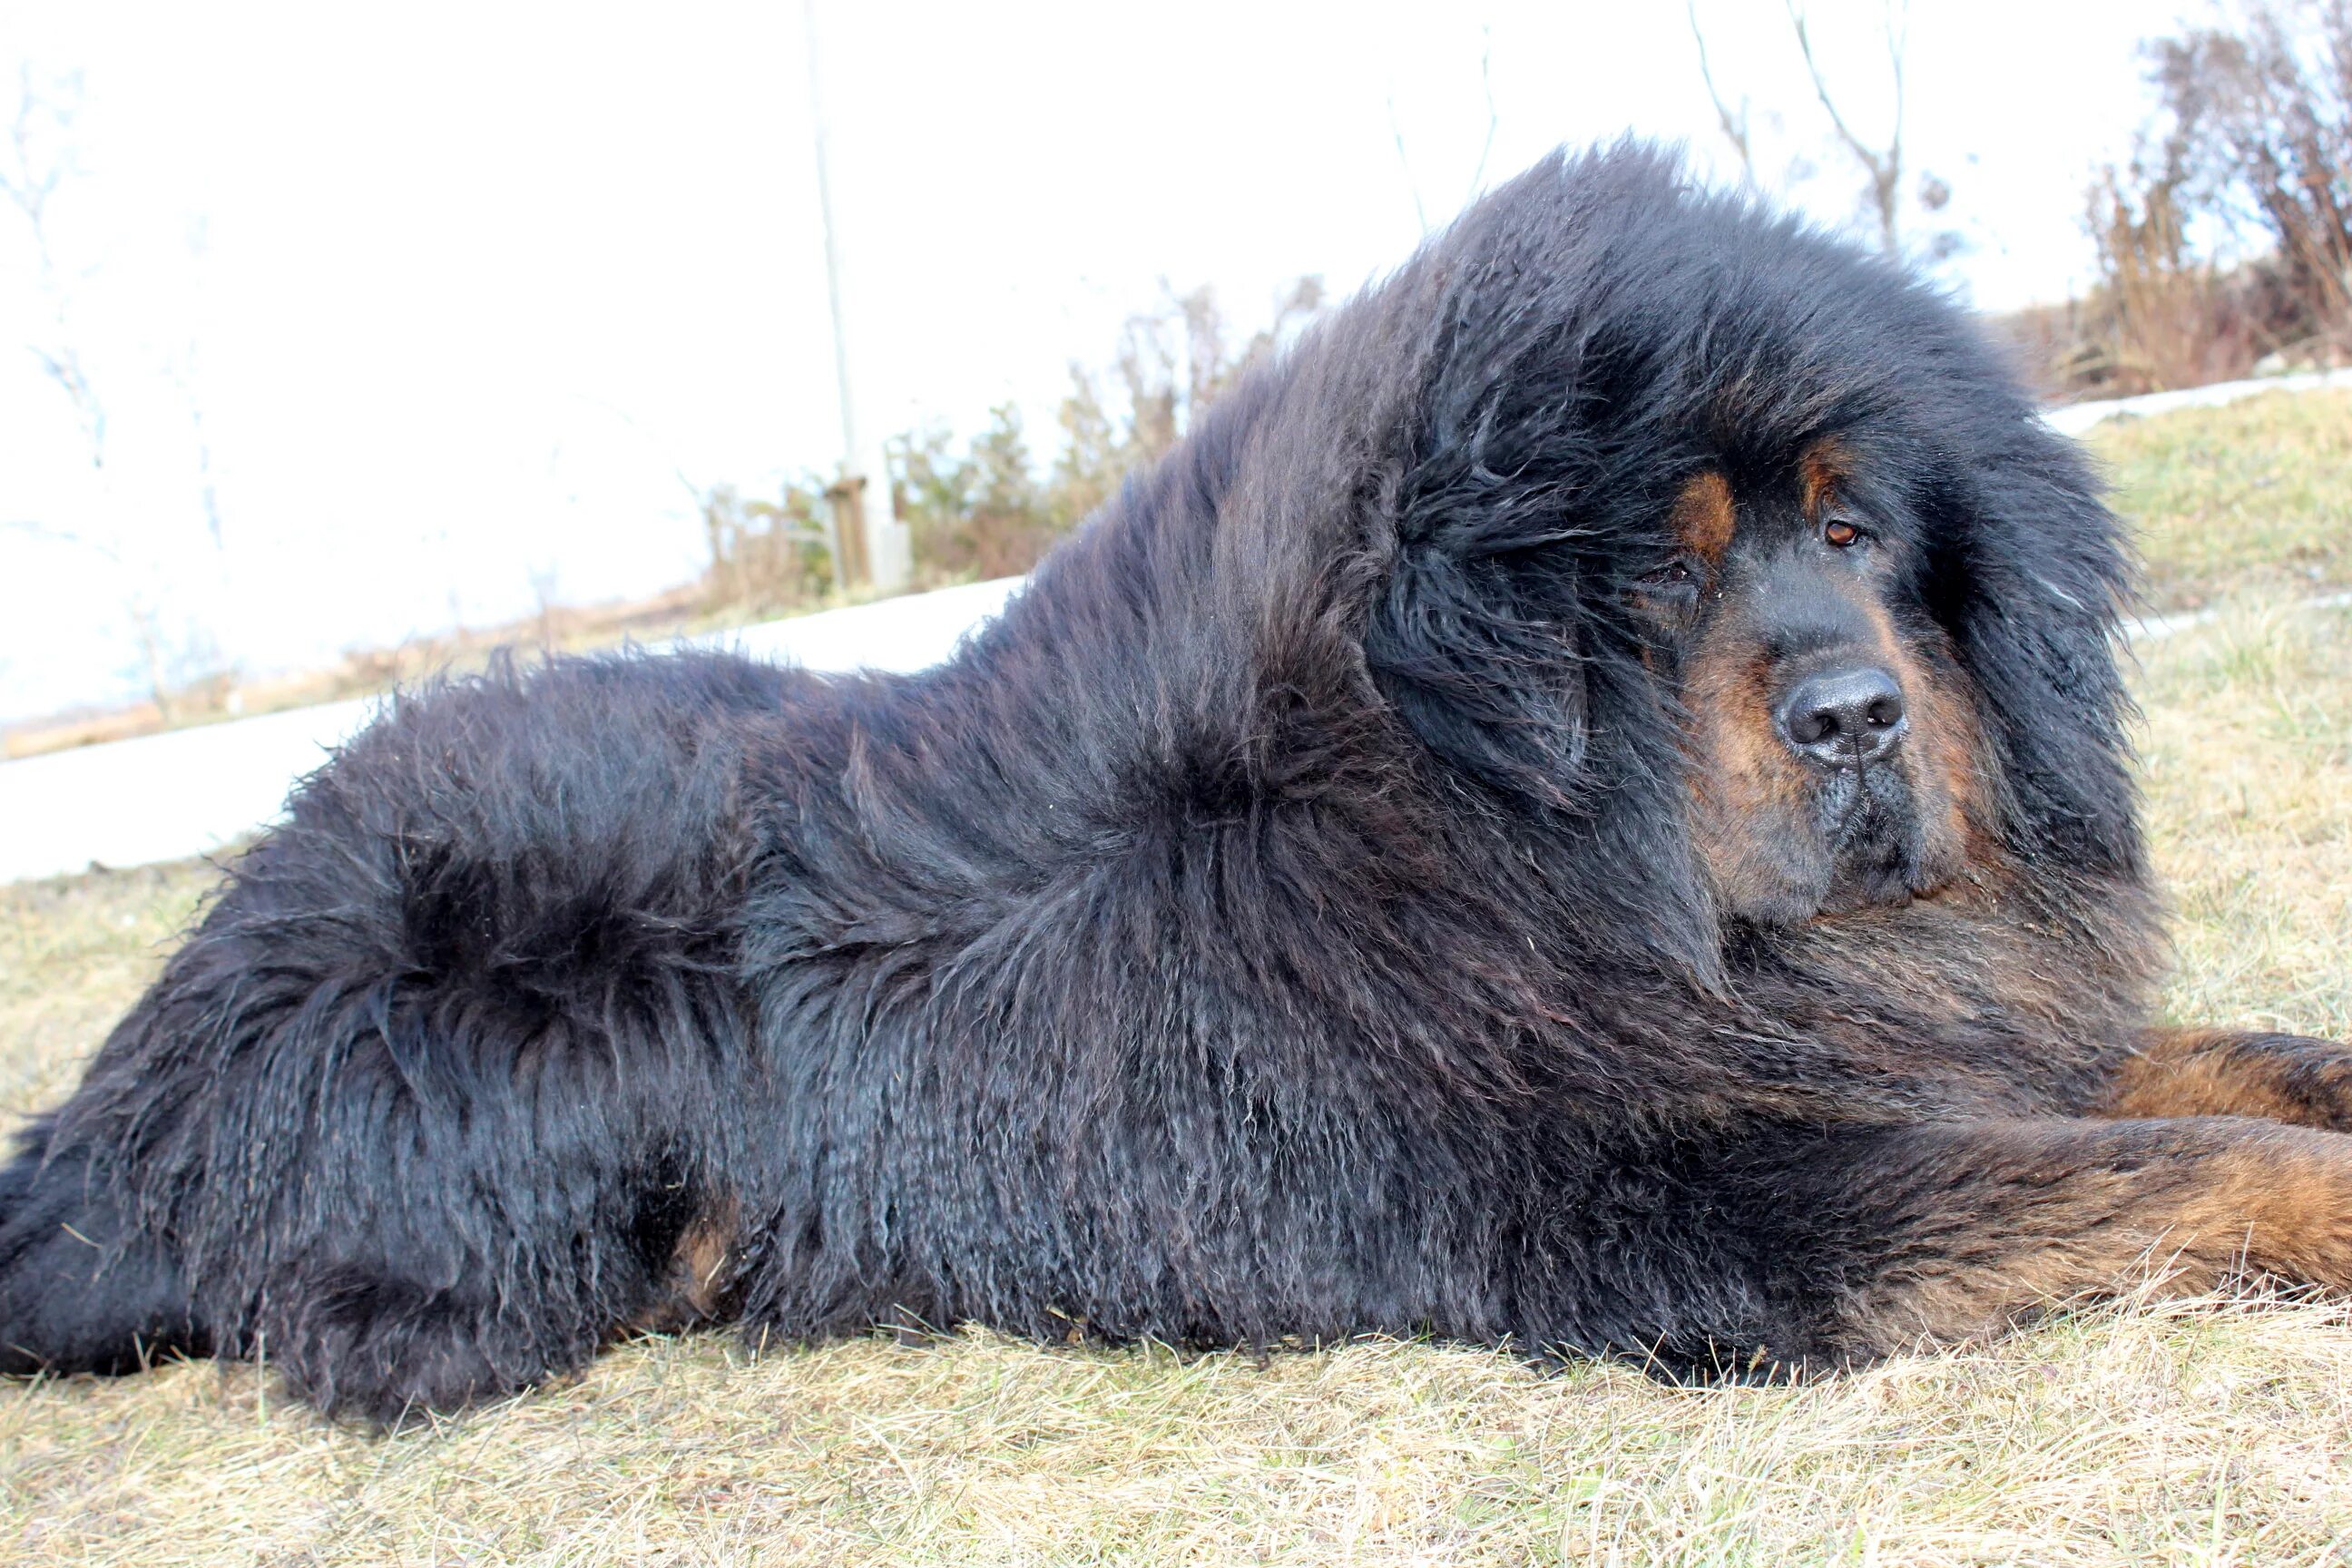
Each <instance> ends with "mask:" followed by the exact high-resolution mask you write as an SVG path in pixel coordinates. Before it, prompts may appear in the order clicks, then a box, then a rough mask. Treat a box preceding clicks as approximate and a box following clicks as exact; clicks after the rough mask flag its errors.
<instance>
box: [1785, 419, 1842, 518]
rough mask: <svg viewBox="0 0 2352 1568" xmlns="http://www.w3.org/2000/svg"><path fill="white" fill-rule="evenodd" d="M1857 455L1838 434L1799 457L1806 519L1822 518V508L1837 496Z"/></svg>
mask: <svg viewBox="0 0 2352 1568" xmlns="http://www.w3.org/2000/svg"><path fill="white" fill-rule="evenodd" d="M1852 472H1853V456H1852V455H1851V454H1850V453H1848V452H1847V451H1846V449H1845V447H1843V446H1841V445H1840V444H1839V443H1838V441H1837V439H1836V437H1823V438H1822V439H1821V440H1819V441H1816V442H1814V443H1813V444H1812V445H1811V446H1810V447H1806V448H1805V452H1804V456H1802V457H1801V458H1798V459H1797V486H1798V497H1799V500H1801V502H1802V504H1803V506H1804V509H1805V518H1806V521H1811V522H1819V521H1821V516H1822V509H1823V508H1825V507H1826V506H1827V505H1828V504H1829V503H1830V501H1831V500H1832V499H1834V498H1835V496H1836V494H1837V488H1838V486H1839V485H1840V484H1841V483H1843V481H1844V479H1845V477H1846V476H1847V475H1848V474H1850V473H1852Z"/></svg>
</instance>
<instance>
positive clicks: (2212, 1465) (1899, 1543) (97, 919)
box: [0, 397, 2352, 1568]
mask: <svg viewBox="0 0 2352 1568" xmlns="http://www.w3.org/2000/svg"><path fill="white" fill-rule="evenodd" d="M2097 445H2099V446H2100V447H2101V448H2102V450H2103V451H2104V452H2105V454H2106V455H2107V456H2108V457H2109V458H2110V459H2111V460H2112V461H2113V462H2115V464H2116V467H2117V468H2118V471H2119V474H2120V476H2121V477H2122V479H2123V480H2124V483H2125V489H2124V492H2123V495H2122V498H2121V500H2122V504H2123V506H2124V508H2125V510H2126V511H2127V512H2129V513H2130V514H2132V515H2134V516H2135V517H2136V518H2137V519H2138V520H2139V521H2141V522H2142V524H2143V526H2144V528H2145V530H2146V534H2147V540H2148V542H2149V547H2150V552H2151V556H2152V564H2153V568H2154V569H2153V572H2152V578H2153V581H2154V583H2155V584H2156V589H2157V597H2158V599H2159V601H2160V602H2161V603H2164V604H2166V605H2168V606H2180V605H2189V604H2206V605H2214V606H2217V607H2218V608H2219V610H2220V614H2219V615H2218V616H2216V617H2215V618H2214V619H2213V620H2211V621H2210V622H2209V623H2206V624H2203V625H2200V626H2195V627H2193V628H2191V629H2189V630H2188V631H2184V632H2181V633H2179V634H2178V635H2176V636H2175V637H2170V638H2168V639H2166V640H2164V641H2161V642H2157V643H2153V644H2150V645H2148V646H2147V647H2145V648H2144V650H2143V655H2142V658H2143V668H2142V669H2141V672H2140V675H2139V678H2138V689H2139V692H2140V696H2141V699H2142V701H2143V702H2144V704H2145V705H2146V708H2147V713H2148V721H2147V733H2146V736H2145V752H2146V779H2147V805H2148V819H2149V824H2150V827H2151V832H2152V835H2153V837H2154V841H2155V845H2156V849H2157V853H2158V858H2159V860H2160V863H2161V866H2162V869H2163V872H2164V875H2165V877H2166V878H2167V879H2168V882H2169V883H2170V885H2171V887H2172V889H2173V893H2174V897H2175V899H2176V900H2177V903H2178V906H2179V913H2180V921H2179V952H2180V959H2181V965H2180V973H2179V978H2178V979H2177V980H2176V981H2175V982H2174V984H2173V986H2172V989H2171V992H2170V994H2169V995H2168V1008H2169V1009H2170V1011H2171V1012H2173V1013H2174V1014H2175V1015H2176V1016H2179V1017H2181V1018H2184V1019H2189V1018H2195V1019H2200V1020H2207V1021H2214V1022H2237V1023H2245V1024H2259V1025H2267V1026H2278V1027H2285V1028H2294V1029H2299V1030H2305V1031H2310V1032H2315V1033H2325V1034H2334V1035H2336V1036H2352V613H2346V612H2342V611H2312V610H2296V609H2294V608H2292V607H2291V605H2292V604H2293V602H2294V600H2296V599H2298V598H2302V597H2306V596H2308V595H2310V594H2312V593H2313V592H2315V586H2314V583H2315V579H2314V577H2313V575H2312V573H2313V569H2314V568H2316V569H2317V573H2318V578H2317V580H2318V581H2319V582H2322V583H2326V582H2331V581H2335V582H2340V581H2342V580H2343V578H2344V577H2345V575H2346V574H2347V571H2352V562H2347V553H2352V550H2348V549H2347V519H2346V515H2345V510H2344V508H2345V505H2346V502H2345V500H2344V499H2343V498H2344V497H2345V496H2346V495H2347V494H2352V474H2347V452H2352V400H2347V399H2343V398H2324V397H2310V398H2305V399H2303V400H2301V401H2300V402H2297V403H2292V404H2290V403H2288V402H2286V401H2285V400H2284V399H2276V398H2273V399H2265V400H2263V401H2262V402H2260V403H2256V404H2252V405H2241V406H2240V407H2238V408H2232V409H2226V410H2221V411H2215V412H2210V413H2198V414H2188V415H2181V416H2173V417H2171V418H2168V419H2164V420H2156V421H2149V422H2147V423H2146V424H2144V425H2139V426H2130V427H2125V428H2119V429H2116V430H2113V431H2110V432H2107V433H2105V434H2103V435H2102V436H2101V437H2099V438H2098V441H2097ZM2330 464H2332V465H2333V467H2332V468H2326V465H2330ZM2315 468H2326V473H2328V474H2330V475H2333V476H2335V477H2334V479H2331V480H2330V481H2328V482H2325V483H2323V482H2321V481H2319V480H2317V479H2309V478H2308V476H2309V474H2310V473H2311V472H2312V471H2313V470H2314V469H2315ZM2264 476H2270V477H2271V478H2272V479H2273V482H2272V483H2270V484H2267V485H2264V484H2258V483H2256V482H2255V481H2256V480H2258V479H2262V478H2263V477H2264ZM210 879H211V877H210V873H209V872H208V871H207V870H205V868H201V867H198V868H185V867H183V868H165V869H160V870H153V871H142V872H133V873H125V874H118V875H109V876H100V877H93V878H84V879H70V880H67V881H60V882H51V883H46V884H41V885H38V886H35V887H29V888H17V889H0V1105H5V1106H6V1107H8V1108H12V1109H23V1108H29V1107H33V1106H37V1105H41V1104H46V1103H48V1102H51V1101H53V1100H55V1099H56V1098H57V1097H58V1095H59V1094H61V1093H62V1092H63V1091H64V1090H65V1089H66V1088H67V1087H68V1083H69V1081H70V1079H71V1078H72V1075H73V1071H74V1066H73V1064H74V1061H75V1058H78V1057H79V1056H80V1055H81V1054H83V1053H85V1052H86V1051H87V1050H88V1049H89V1047H91V1046H92V1045H93V1044H94V1043H95V1042H96V1040H97V1039H98V1037H99V1036H100V1034H101V1033H102V1031H103V1029H104V1027H105V1026H106V1024H107V1022H108V1020H109V1019H110V1017H111V1016H113V1014H114V1013H115V1012H117V1011H118V1010H119V1009H120V1008H121V1006H122V1005H124V1004H125V1003H126V1002H128V1001H129V1000H130V999H131V996H132V995H133V994H135V993H136V991H137V989H138V987H139V985H140V984H141V983H142V980H143V979H144V978H145V977H146V976H147V975H148V974H149V973H152V970H153V967H154V965H155V963H157V961H158V955H159V952H160V950H161V944H163V943H164V942H166V941H167V940H168V937H169V935H170V933H171V932H172V931H174V930H175V929H176V928H177V927H178V926H179V925H180V924H181V922H182V921H184V920H185V919H186V917H187V915H188V914H189V912H190V911H191V910H193V908H194V904H195V901H196V900H197V899H198V898H199V897H200V896H201V895H202V893H203V891H204V890H205V888H206V887H207V886H208V885H209V882H210ZM0 1560H6V1561H16V1562H43V1563H49V1562H55V1563H108V1564H125V1565H128V1564H139V1565H141V1568H146V1565H150V1564H163V1563H256V1564H259V1563H270V1564H297V1563H304V1564H307V1563H417V1564H425V1563H436V1564H437V1563H483V1562H518V1563H539V1564H551V1565H552V1564H567V1565H568V1564H580V1565H587V1564H640V1563H680V1564H682V1563H713V1564H721V1563H724V1564H735V1563H740V1564H747V1565H748V1564H752V1563H759V1564H770V1563H874V1564H885V1563H918V1564H920V1563H934V1564H947V1563H956V1564H962V1563H1006V1564H1012V1563H1139V1564H1140V1563H1155V1564H1156V1563H1201V1564H1223V1563H1302V1564H1322V1563H1396V1564H1405V1563H1416V1564H1417V1563H1550V1562H1564V1563H1623V1564H1647V1563H1672V1564H1692V1565H1697V1564H1735V1563H1737V1564H1749V1563H1753V1564H1780V1563H1855V1564H1870V1563H1880V1564H1888V1565H1894V1564H1912V1563H1919V1564H1946V1563H1950V1564H1964V1563H1965V1564H1979V1563H1982V1564H1992V1563H2053V1564H2076V1563H2084V1564H2088V1563H2116V1564H2123V1563H2183V1564H2189V1563H2194V1564H2206V1565H2213V1564H2223V1563H2242V1564H2270V1563H2339V1562H2352V1325H2347V1323H2346V1322H2345V1321H2344V1317H2343V1314H2342V1312H2341V1311H2339V1310H2336V1309H2329V1308H2320V1307H2314V1306H2307V1305H2305V1306H2284V1305H2279V1304H2276V1303H2271V1304H2262V1305H2256V1306H2253V1307H2249V1308H2244V1309H2239V1310H2226V1311H2196V1310H2182V1309H2180V1308H2178V1307H2158V1308H2143V1309H2127V1310H2101V1311H2096V1312H2088V1313H2084V1314H2081V1315H2078V1316H2075V1317H2073V1318H2070V1319H2066V1320H2063V1321H2059V1322H2057V1323H2055V1324H2053V1325H2051V1326H2048V1327H2045V1328H2042V1329H2041V1330H2039V1331H2035V1332H2033V1333H2032V1334H2029V1335H2024V1336H2021V1337H2019V1338H2016V1339H2013V1340H2011V1341H2008V1342H2003V1343H2001V1344H1998V1345H1994V1346H1990V1347H1988V1348H1985V1349H1982V1350H1979V1351H1974V1352H1968V1353H1964V1354H1951V1355H1940V1356H1933V1357H1923V1358H1918V1359H1914V1360H1907V1361H1902V1362H1898V1363H1894V1364H1891V1365H1888V1366H1885V1367H1883V1368H1881V1369H1879V1370H1876V1371H1874V1372H1872V1373H1866V1374H1864V1375H1862V1376H1858V1377H1853V1378H1849V1379H1844V1380H1841V1381H1837V1382H1834V1383H1830V1384H1822V1385H1821V1386H1817V1387H1811V1388H1803V1389H1760V1390H1759V1389H1732V1390H1713V1391H1703V1392H1691V1391H1675V1390H1668V1389H1663V1388H1659V1387H1657V1386H1655V1385H1654V1384H1650V1383H1648V1382H1647V1381H1645V1380H1644V1379H1643V1378H1642V1377H1640V1376H1639V1375H1638V1374H1636V1373H1631V1372H1628V1371H1625V1370H1622V1369H1618V1368H1602V1367H1583V1368H1578V1369H1574V1370H1572V1371H1570V1372H1569V1373H1566V1374H1565V1375H1561V1376H1557V1377H1551V1378H1539V1377H1536V1376H1533V1375H1530V1374H1529V1373H1527V1372H1526V1371H1524V1370H1523V1369H1522V1368H1520V1367H1519V1366H1517V1364H1516V1363H1513V1362H1511V1361H1509V1360H1507V1359H1505V1358H1502V1357H1498V1356H1494V1355H1488V1354H1485V1353H1480V1352H1470V1351H1462V1350H1450V1349H1439V1348H1433V1347H1430V1346H1425V1345H1413V1344H1388V1343H1381V1344H1366V1345H1360V1346H1355V1347H1352V1348H1349V1349H1347V1350H1343V1351H1338V1352H1330V1353H1327V1354H1317V1355H1291V1356H1281V1357H1277V1358H1276V1359H1275V1360H1274V1361H1273V1363H1271V1364H1270V1365H1268V1366H1265V1367H1260V1366H1258V1365H1257V1364H1255V1363H1253V1362H1251V1361H1249V1360H1248V1359H1246V1358H1239V1357H1231V1356H1205V1357H1192V1358H1178V1357H1176V1356H1173V1355H1171V1354H1168V1353H1166V1352H1135V1353H1108V1352H1091V1351H1071V1350H1060V1349H1054V1350H1043V1349H1036V1348H1032V1347H1029V1346H1026V1345H1020V1344H1013V1343H1007V1342H1002V1341H999V1340H995V1339H992V1338H990V1337H988V1336H985V1335H982V1334H977V1333H974V1334H968V1335H965V1336H963V1337H961V1338H960V1339H957V1340H955V1341H953V1342H949V1343H945V1344H941V1345H937V1346H931V1347H926V1348H904V1347H901V1346H899V1345H898V1344H896V1343H893V1342H887V1341H882V1340H867V1341H859V1342H852V1343H846V1344H839V1345H834V1346H829V1347H826V1348H823V1349H819V1350H814V1351H791V1352H773V1353H771V1354H769V1355H767V1356H766V1357H764V1358H761V1359H760V1360H758V1361H756V1362H754V1361H752V1360H751V1359H750V1358H748V1357H747V1356H746V1355H745V1354H744V1353H743V1352H741V1350H740V1348H738V1347H737V1346H736V1345H734V1343H733V1342H731V1341H730V1340H729V1339H727V1338H725V1337H723V1336H715V1335H714V1336H702V1337H698V1338H691V1339H686V1340H675V1341H668V1340H657V1341H647V1342H641V1343H637V1344H634V1345H630V1346H626V1347H624V1348H622V1349H621V1350H619V1351H616V1352H614V1353H612V1354H609V1355H607V1356H605V1357H604V1359H603V1360H602V1361H600V1362H599V1363H597V1364H596V1366H595V1367H594V1368H593V1370H592V1371H591V1372H589V1373H588V1374H587V1375H586V1376H585V1377H584V1378H583V1379H582V1380H580V1381H579V1382H577V1383H576V1384H571V1385H568V1386H565V1387H562V1388H558V1389H554V1390H551V1391H547V1392H543V1393H541V1394H537V1395H534V1396H532V1397H530V1398H526V1399H522V1400H519V1401H516V1402H514V1403H512V1404H510V1405H503V1406H500V1407H498V1408H496V1409H492V1410H489V1411H486V1412H482V1413H478V1414H476V1415H472V1416H469V1417H467V1418H465V1419H462V1420H458V1421H453V1422H449V1423H446V1424H444V1425H441V1426H435V1427H431V1428H428V1429H424V1430H419V1431H415V1432H410V1433H405V1434H403V1435H400V1436H394V1437H390V1438H368V1437H362V1436H355V1435H353V1434H351V1433H349V1432H345V1431H341V1430H338V1429H335V1428H332V1427H329V1426H324V1425H322V1424H321V1423H320V1422H319V1421H318V1420H316V1419H315V1418H314V1417H312V1416H311V1415H309V1414H308V1413H307V1412H306V1411H304V1410H301V1409H299V1408H289V1407H288V1406H287V1405H285V1404H284V1402H283V1401H282V1400H281V1399H280V1398H279V1397H278V1395H277V1394H275V1393H274V1392H273V1390H272V1388H271V1385H270V1383H269V1380H268V1378H267V1377H266V1376H265V1375H262V1374H259V1373H256V1372H255V1371H253V1370H252V1369H249V1368H242V1367H232V1368H219V1367H215V1366H211V1365H208V1364H197V1365H179V1366H173V1367H169V1368H166V1369H164V1370H163V1371H162V1372H160V1373H155V1374H153V1375H152V1376H148V1377H143V1378H138V1379H132V1380H128V1381H124V1382H120V1383H112V1384H100V1383H92V1382H84V1381H68V1382H65V1383H62V1384H51V1385H46V1386H44V1385H33V1386H18V1387H5V1388H0Z"/></svg>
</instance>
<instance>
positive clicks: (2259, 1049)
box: [2099, 1028, 2352, 1131]
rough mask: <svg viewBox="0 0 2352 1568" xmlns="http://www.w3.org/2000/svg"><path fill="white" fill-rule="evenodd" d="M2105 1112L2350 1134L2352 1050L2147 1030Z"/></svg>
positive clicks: (2214, 1032)
mask: <svg viewBox="0 0 2352 1568" xmlns="http://www.w3.org/2000/svg"><path fill="white" fill-rule="evenodd" d="M2099 1111H2100V1114H2102V1115H2105V1116H2117V1117H2150V1116H2258V1117H2263V1118H2265V1119H2267V1120H2269V1121H2284V1122H2288V1123H2291V1124H2293V1125H2295V1126H2300V1127H2320V1128H2326V1129H2328V1130H2329V1131H2347V1130H2352V1047H2344V1046H2340V1045H2337V1044H2336V1043H2335V1042H2333V1041H2329V1040H2313V1039H2305V1038H2303V1037H2300V1036H2295V1035H2263V1034H2244V1033H2241V1032H2238V1031H2235V1030H2229V1029H2179V1028H2161V1029H2149V1030H2147V1031H2146V1032H2145V1033H2144V1034H2143V1035H2142V1036H2141V1037H2140V1041H2139V1049H2138V1050H2137V1051H2136V1052H2134V1053H2133V1054H2132V1055H2131V1056H2129V1057H2127V1058H2125V1059H2124V1062H2123V1064H2122V1066H2121V1067H2120V1068H2118V1069H2117V1071H2116V1077H2115V1079H2114V1081H2113V1083H2112V1085H2111V1086H2110V1092H2109V1094H2108V1097H2107V1098H2106V1100H2105V1101H2103V1102H2102V1104H2101V1106H2100V1108H2099Z"/></svg>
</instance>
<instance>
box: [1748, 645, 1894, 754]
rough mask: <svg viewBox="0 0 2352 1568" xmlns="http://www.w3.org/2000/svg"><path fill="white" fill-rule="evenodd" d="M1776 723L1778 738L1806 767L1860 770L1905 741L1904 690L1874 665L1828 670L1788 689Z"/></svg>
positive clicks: (1806, 678) (1892, 678) (1781, 703)
mask: <svg viewBox="0 0 2352 1568" xmlns="http://www.w3.org/2000/svg"><path fill="white" fill-rule="evenodd" d="M1775 717H1776V718H1777V720H1778V721H1779V723H1780V738H1781V739H1782V740H1784V741H1786V742H1789V749H1790V751H1793V752H1796V753H1797V754H1798V755H1799V756H1801V757H1803V758H1804V759H1806V760H1807V761H1808V762H1813V763H1820V764H1822V766H1824V767H1832V768H1852V767H1859V766H1861V765H1862V764H1863V763H1874V762H1876V761H1878V759H1879V758H1881V757H1883V756H1885V755H1886V753H1887V752H1891V751H1893V750H1894V749H1895V744H1896V742H1900V741H1901V740H1902V739H1903V731H1904V729H1905V725H1904V721H1903V688H1901V687H1900V686H1898V685H1896V684H1895V678H1894V677H1893V676H1891V675H1889V674H1887V673H1886V671H1885V670H1883V669H1880V668H1877V667H1876V666H1874V665H1864V666H1861V667H1859V668H1847V669H1824V670H1821V671H1819V672H1818V673H1815V674H1812V675H1809V676H1807V677H1805V679H1802V680H1800V681H1799V682H1797V684H1796V685H1794V686H1792V687H1790V689H1789V695H1788V696H1787V697H1785V698H1783V699H1782V700H1781V702H1780V712H1779V713H1778V714H1777V715H1775Z"/></svg>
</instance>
